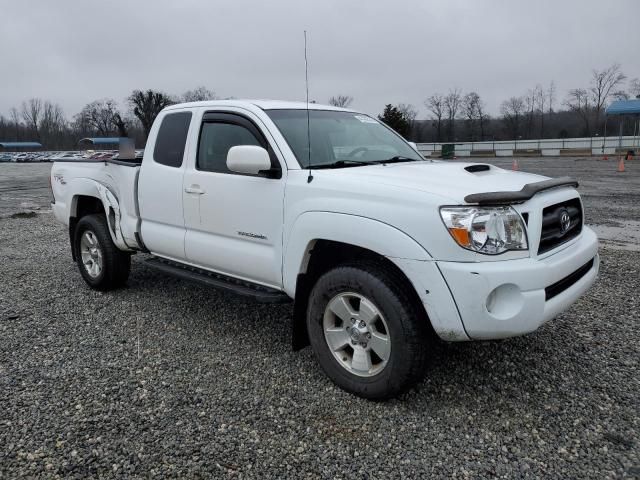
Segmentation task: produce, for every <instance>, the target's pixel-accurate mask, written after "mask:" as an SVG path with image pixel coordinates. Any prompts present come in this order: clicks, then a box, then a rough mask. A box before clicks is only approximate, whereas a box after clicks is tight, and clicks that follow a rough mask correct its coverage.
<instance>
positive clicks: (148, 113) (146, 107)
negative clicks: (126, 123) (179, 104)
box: [129, 90, 174, 138]
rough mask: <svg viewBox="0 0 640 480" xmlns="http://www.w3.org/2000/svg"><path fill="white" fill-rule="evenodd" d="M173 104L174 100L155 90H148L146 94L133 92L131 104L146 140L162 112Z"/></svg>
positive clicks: (130, 97)
mask: <svg viewBox="0 0 640 480" xmlns="http://www.w3.org/2000/svg"><path fill="white" fill-rule="evenodd" d="M173 103H174V101H173V99H172V98H171V97H170V96H169V95H167V94H165V93H162V92H155V91H153V90H147V91H145V92H143V91H141V90H134V91H133V92H131V95H130V96H129V104H130V105H131V108H132V109H133V114H134V115H135V116H136V117H137V118H138V120H140V123H141V124H142V130H143V131H144V136H145V138H147V137H148V136H149V131H150V130H151V126H152V125H153V122H154V120H155V119H156V117H157V116H158V114H159V113H160V111H161V110H162V109H163V108H165V107H168V106H169V105H172V104H173Z"/></svg>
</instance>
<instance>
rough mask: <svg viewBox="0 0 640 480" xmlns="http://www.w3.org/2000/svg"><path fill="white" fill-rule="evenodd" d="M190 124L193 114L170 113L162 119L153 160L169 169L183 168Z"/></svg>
mask: <svg viewBox="0 0 640 480" xmlns="http://www.w3.org/2000/svg"><path fill="white" fill-rule="evenodd" d="M189 123H191V112H177V113H170V114H168V115H166V116H165V117H164V118H163V119H162V124H161V125H160V129H159V130H158V136H157V137H156V146H155V148H154V150H153V159H154V160H155V161H156V162H158V163H161V164H162V165H167V166H168V167H176V168H178V167H180V166H182V158H183V157H184V147H185V145H186V143H187V133H188V132H189Z"/></svg>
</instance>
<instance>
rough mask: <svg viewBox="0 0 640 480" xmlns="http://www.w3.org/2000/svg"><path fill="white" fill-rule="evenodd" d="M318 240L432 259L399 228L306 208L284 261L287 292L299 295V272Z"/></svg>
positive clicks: (394, 255)
mask: <svg viewBox="0 0 640 480" xmlns="http://www.w3.org/2000/svg"><path fill="white" fill-rule="evenodd" d="M316 240H331V241H335V242H342V243H347V244H349V245H354V246H358V247H362V248H366V249H368V250H371V251H373V252H376V253H378V254H380V255H384V256H385V257H390V258H392V259H393V258H404V259H411V260H423V261H427V260H432V258H431V255H429V252H427V251H426V250H425V249H424V248H423V247H422V246H421V245H420V244H418V242H416V241H415V240H414V239H413V238H411V237H410V236H408V235H407V234H406V233H404V232H402V231H401V230H398V229H397V228H395V227H393V226H391V225H388V224H386V223H383V222H380V221H378V220H373V219H371V218H367V217H360V216H357V215H349V214H343V213H334V212H306V213H303V214H302V215H300V216H299V217H298V218H297V219H296V220H295V222H294V223H293V225H292V228H291V229H290V230H289V236H288V237H287V239H286V243H285V248H284V261H283V271H282V276H283V285H284V290H285V292H286V293H287V294H288V295H289V296H291V297H294V296H295V291H296V281H297V277H298V274H299V273H300V272H303V271H304V270H305V269H306V263H307V260H308V255H309V250H310V247H311V246H312V245H313V243H314V242H315V241H316Z"/></svg>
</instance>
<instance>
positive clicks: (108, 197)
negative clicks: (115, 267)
mask: <svg viewBox="0 0 640 480" xmlns="http://www.w3.org/2000/svg"><path fill="white" fill-rule="evenodd" d="M73 190H74V192H75V193H74V195H73V197H72V198H71V201H70V204H69V240H70V243H71V252H72V253H71V254H72V257H73V259H74V260H75V259H76V258H75V229H76V225H77V224H78V221H79V220H80V219H81V218H82V217H83V216H85V215H89V214H92V213H104V214H105V216H106V218H107V226H108V230H109V234H110V235H111V238H112V240H113V243H114V244H115V245H116V246H117V247H118V248H119V249H121V250H124V251H132V248H131V247H129V245H127V243H126V242H125V240H124V237H123V235H122V232H121V230H120V204H119V202H118V198H117V197H116V196H115V195H114V194H113V193H112V192H111V191H110V190H109V189H108V188H107V187H106V186H104V185H102V184H101V183H99V182H97V181H95V180H91V179H86V178H85V179H78V180H76V181H75V182H74V185H73Z"/></svg>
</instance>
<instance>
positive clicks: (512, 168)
mask: <svg viewBox="0 0 640 480" xmlns="http://www.w3.org/2000/svg"><path fill="white" fill-rule="evenodd" d="M511 170H513V171H515V172H517V171H518V170H520V167H519V166H518V159H517V158H514V159H513V164H512V165H511Z"/></svg>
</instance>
